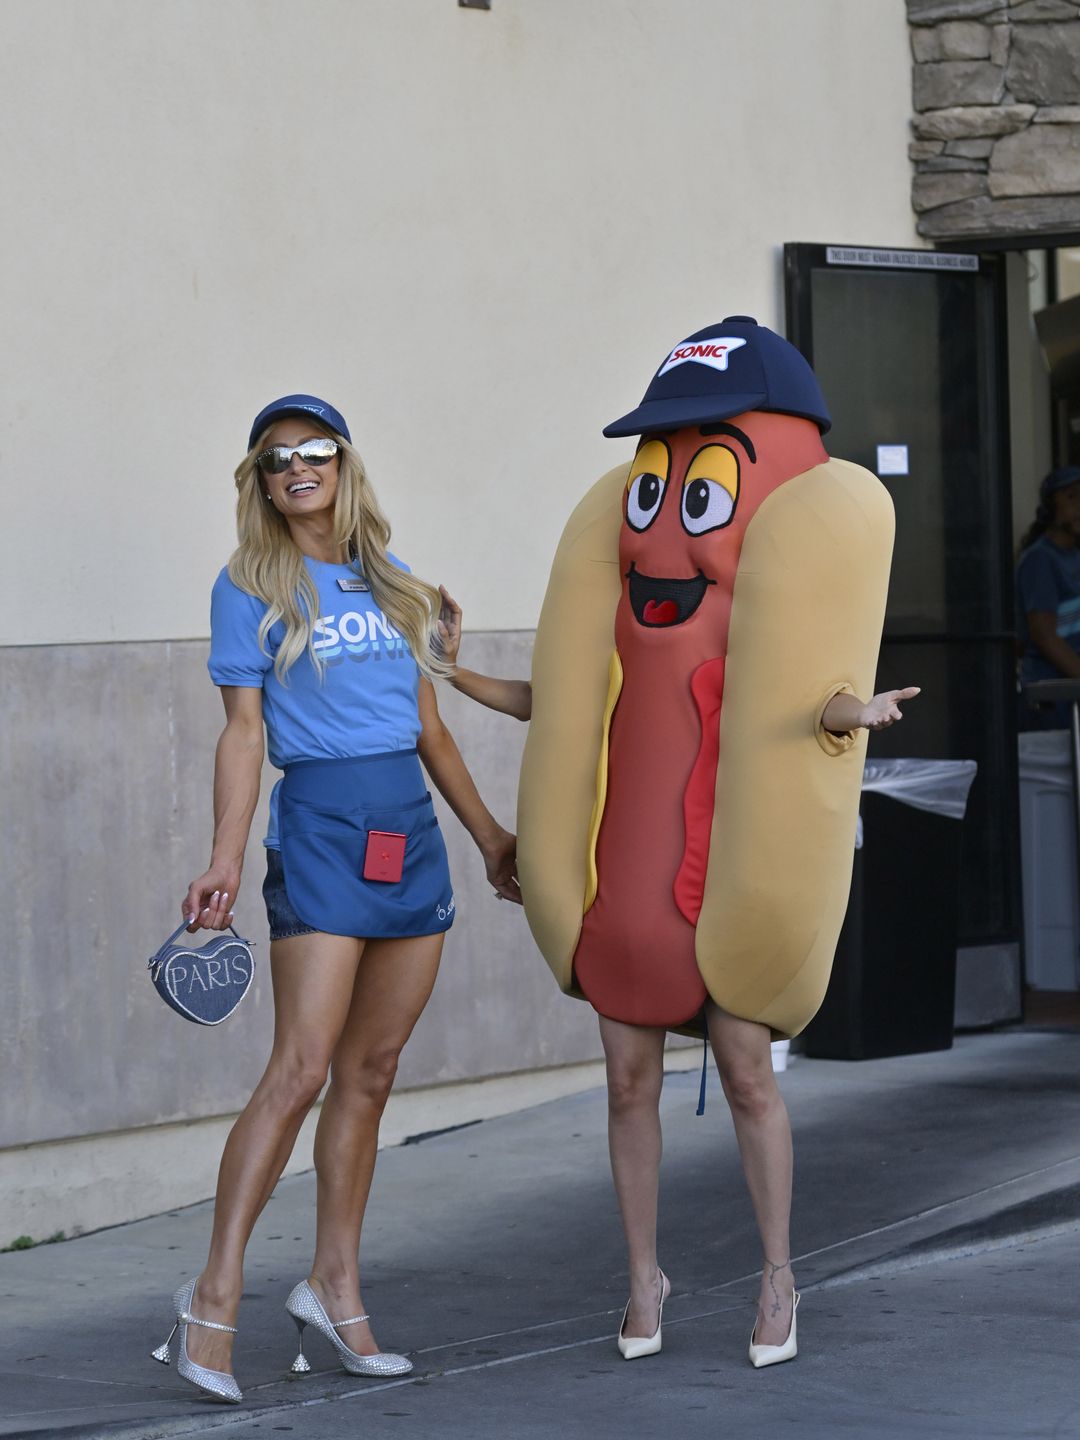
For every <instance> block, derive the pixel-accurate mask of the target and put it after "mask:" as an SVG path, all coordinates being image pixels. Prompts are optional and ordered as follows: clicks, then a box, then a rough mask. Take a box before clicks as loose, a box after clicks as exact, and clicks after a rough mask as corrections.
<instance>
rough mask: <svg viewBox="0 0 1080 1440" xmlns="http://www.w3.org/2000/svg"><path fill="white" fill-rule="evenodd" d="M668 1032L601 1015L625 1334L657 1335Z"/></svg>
mask: <svg viewBox="0 0 1080 1440" xmlns="http://www.w3.org/2000/svg"><path fill="white" fill-rule="evenodd" d="M665 1037H666V1031H664V1030H660V1029H655V1028H653V1027H651V1026H644V1025H624V1024H623V1023H622V1022H621V1021H619V1020H609V1019H608V1018H607V1017H606V1016H604V1015H601V1016H600V1038H601V1040H602V1041H603V1043H604V1055H605V1058H606V1060H607V1085H608V1148H609V1151H610V1154H611V1175H612V1179H613V1180H614V1182H615V1194H616V1196H617V1198H618V1201H619V1212H620V1214H621V1215H622V1222H623V1231H624V1232H625V1235H626V1249H627V1256H628V1259H629V1266H630V1309H629V1311H628V1313H627V1316H626V1325H625V1330H624V1333H625V1334H626V1335H628V1336H630V1335H652V1334H653V1333H654V1332H655V1330H656V1311H657V1305H658V1303H659V1300H660V1296H659V1293H658V1289H657V1263H656V1205H657V1192H658V1189H659V1185H660V1155H661V1150H662V1148H663V1141H662V1137H661V1133H660V1091H661V1089H662V1087H663V1084H664V1040H665Z"/></svg>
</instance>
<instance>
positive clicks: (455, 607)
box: [438, 585, 461, 665]
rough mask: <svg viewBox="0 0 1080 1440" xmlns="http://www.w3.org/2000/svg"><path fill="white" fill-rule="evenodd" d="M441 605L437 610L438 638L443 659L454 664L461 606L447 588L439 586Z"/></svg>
mask: <svg viewBox="0 0 1080 1440" xmlns="http://www.w3.org/2000/svg"><path fill="white" fill-rule="evenodd" d="M439 594H440V595H441V596H442V607H441V609H440V610H439V621H438V626H439V639H440V640H441V641H442V651H443V659H444V660H445V661H446V663H447V664H448V665H456V664H457V657H458V650H459V649H460V648H461V606H460V605H459V604H458V603H457V601H456V600H455V599H454V597H453V596H452V595H451V594H450V591H449V590H447V588H446V586H445V585H440V586H439Z"/></svg>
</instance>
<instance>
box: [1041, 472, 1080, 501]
mask: <svg viewBox="0 0 1080 1440" xmlns="http://www.w3.org/2000/svg"><path fill="white" fill-rule="evenodd" d="M1078 480H1080V465H1062V466H1061V468H1060V469H1059V470H1051V471H1050V474H1049V475H1044V476H1043V482H1042V484H1041V485H1040V486H1039V493H1040V495H1041V496H1042V498H1043V499H1044V500H1049V498H1050V496H1051V495H1053V493H1054V491H1055V490H1067V489H1068V488H1069V486H1070V485H1075V484H1076V482H1077V481H1078Z"/></svg>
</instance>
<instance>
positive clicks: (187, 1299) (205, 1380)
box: [150, 1280, 244, 1405]
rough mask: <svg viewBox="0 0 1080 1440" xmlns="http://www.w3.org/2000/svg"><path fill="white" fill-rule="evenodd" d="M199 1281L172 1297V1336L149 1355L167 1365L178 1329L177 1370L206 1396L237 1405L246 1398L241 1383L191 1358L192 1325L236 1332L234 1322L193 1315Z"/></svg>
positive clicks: (183, 1287) (231, 1333) (230, 1333)
mask: <svg viewBox="0 0 1080 1440" xmlns="http://www.w3.org/2000/svg"><path fill="white" fill-rule="evenodd" d="M197 1283H198V1282H197V1281H196V1280H189V1281H188V1283H187V1284H186V1285H181V1286H180V1289H179V1290H177V1292H176V1294H175V1295H174V1296H173V1302H172V1303H173V1309H174V1310H175V1311H176V1324H175V1325H174V1326H173V1328H172V1329H171V1330H170V1331H169V1339H168V1340H166V1341H165V1343H164V1344H163V1345H159V1346H158V1348H157V1349H156V1350H151V1352H150V1354H151V1356H152V1358H153V1359H155V1360H159V1361H160V1362H161V1364H162V1365H168V1363H169V1361H170V1360H171V1359H172V1353H171V1351H170V1350H169V1341H170V1340H172V1338H173V1336H174V1335H175V1334H176V1332H177V1330H179V1331H180V1349H179V1351H178V1353H177V1356H176V1373H177V1374H178V1375H179V1376H180V1377H181V1378H182V1379H184V1380H187V1381H189V1382H190V1383H191V1384H192V1385H195V1386H197V1387H198V1388H199V1389H200V1390H204V1391H205V1392H206V1394H207V1395H212V1396H213V1397H214V1399H215V1400H224V1401H225V1402H227V1403H228V1404H230V1405H238V1404H239V1403H240V1401H241V1400H242V1399H243V1398H244V1397H243V1395H242V1394H241V1391H240V1386H239V1385H237V1383H236V1381H235V1379H234V1378H233V1377H232V1376H231V1375H226V1374H225V1372H224V1370H207V1368H206V1366H205V1365H196V1364H195V1361H194V1360H191V1359H189V1358H188V1353H187V1327H188V1326H189V1325H201V1326H202V1327H203V1328H204V1329H205V1330H224V1331H225V1332H226V1333H227V1334H229V1335H235V1334H236V1326H235V1325H219V1324H218V1322H217V1321H216V1320H198V1319H196V1317H195V1316H194V1315H192V1313H191V1304H192V1301H193V1300H194V1298H195V1286H196V1284H197Z"/></svg>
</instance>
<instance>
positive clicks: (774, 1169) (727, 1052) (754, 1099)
mask: <svg viewBox="0 0 1080 1440" xmlns="http://www.w3.org/2000/svg"><path fill="white" fill-rule="evenodd" d="M770 1038H771V1037H770V1032H769V1028H768V1026H766V1025H758V1024H755V1023H754V1022H753V1021H752V1020H739V1019H737V1018H736V1017H735V1016H734V1015H728V1014H726V1013H725V1012H724V1011H723V1010H720V1009H719V1008H718V1007H717V1006H715V1005H713V1004H710V1005H709V1039H710V1041H711V1043H712V1048H713V1054H714V1055H715V1057H716V1064H717V1068H718V1069H719V1071H720V1080H721V1083H722V1085H723V1087H724V1094H725V1096H726V1097H727V1102H728V1104H729V1105H730V1107H731V1118H732V1120H733V1121H734V1122H735V1134H736V1137H737V1138H738V1142H739V1154H740V1155H741V1156H742V1165H743V1172H744V1174H745V1176H746V1185H747V1188H748V1190H749V1191H750V1199H751V1201H752V1202H753V1206H754V1214H755V1216H756V1217H757V1225H758V1231H759V1232H760V1234H761V1245H762V1250H763V1258H764V1262H765V1263H764V1268H763V1271H762V1277H761V1293H760V1297H759V1311H758V1321H757V1333H756V1336H755V1338H756V1340H757V1341H758V1343H759V1344H761V1345H782V1344H783V1342H784V1341H785V1340H786V1339H787V1335H788V1330H789V1329H790V1328H791V1305H792V1298H791V1297H792V1290H793V1289H794V1285H795V1281H794V1277H793V1275H792V1272H791V1241H790V1221H791V1173H792V1150H791V1125H790V1123H789V1121H788V1113H787V1107H786V1106H785V1104H784V1101H783V1099H782V1097H781V1095H780V1090H779V1088H778V1086H777V1084H776V1077H775V1075H774V1074H773V1068H772V1052H771V1050H770V1048H769V1044H770Z"/></svg>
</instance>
